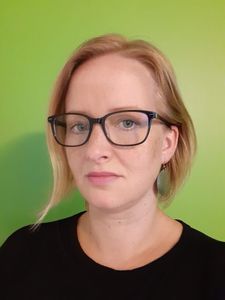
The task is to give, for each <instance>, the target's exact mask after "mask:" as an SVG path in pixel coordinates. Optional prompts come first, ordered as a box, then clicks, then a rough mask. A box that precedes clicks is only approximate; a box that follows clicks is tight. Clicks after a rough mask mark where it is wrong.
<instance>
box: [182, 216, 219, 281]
mask: <svg viewBox="0 0 225 300" xmlns="http://www.w3.org/2000/svg"><path fill="white" fill-rule="evenodd" d="M180 222H181V223H182V224H183V234H182V236H181V240H180V244H181V248H182V249H183V253H184V254H185V257H186V259H187V263H188V264H190V265H192V264H195V265H196V266H198V267H199V268H200V269H201V270H204V271H205V272H210V273H212V274H214V275H215V273H216V274H220V275H222V276H223V278H224V279H225V242H224V241H220V240H217V239H215V238H213V237H211V236H209V235H207V234H205V233H203V232H201V231H199V230H197V229H195V228H192V227H191V226H190V225H187V224H186V223H184V222H182V221H180ZM214 275H213V276H214Z"/></svg>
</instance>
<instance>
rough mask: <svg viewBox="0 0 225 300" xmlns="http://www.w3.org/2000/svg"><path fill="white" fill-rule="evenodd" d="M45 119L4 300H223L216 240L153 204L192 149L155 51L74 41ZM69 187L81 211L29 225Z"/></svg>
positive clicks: (220, 247) (5, 272)
mask: <svg viewBox="0 0 225 300" xmlns="http://www.w3.org/2000/svg"><path fill="white" fill-rule="evenodd" d="M48 121H49V127H48V146H49V152H50V156H51V159H52V164H53V170H54V188H53V193H52V197H51V199H50V201H49V203H48V205H47V206H46V207H45V209H44V210H43V211H42V213H41V216H40V218H39V220H38V222H37V224H35V226H33V227H32V230H31V227H30V226H26V227H24V228H21V229H19V230H18V231H16V232H14V233H13V234H12V235H11V236H10V237H9V238H8V239H7V240H6V242H5V243H4V245H3V246H2V248H1V255H0V259H1V271H0V272H1V278H2V280H1V283H2V287H1V290H2V291H3V292H1V293H3V294H4V295H5V298H4V299H14V298H15V297H16V296H17V297H19V298H21V299H80V298H81V299H91V298H92V299H188V300H190V299H198V300H200V299H204V300H205V299H221V300H222V299H225V243H224V242H220V241H217V240H214V239H213V238H211V237H208V236H206V235H204V234H203V233H200V232H199V231H197V230H195V229H193V228H191V227H190V226H189V225H187V224H185V223H184V222H182V221H180V220H174V219H172V218H170V217H168V216H167V215H166V214H165V213H164V212H163V211H162V210H161V209H160V208H159V203H160V202H165V201H169V199H171V198H172V197H173V195H174V194H175V193H176V191H177V189H178V188H179V187H180V185H181V184H182V182H183V180H184V178H185V176H186V175H187V173H188V171H189V170H190V167H191V161H192V160H193V157H194V153H195V148H196V139H195V132H194V128H193V124H192V121H191V118H190V116H189V114H188V112H187V110H186V108H185V106H184V103H183V102H182V99H181V96H180V94H179V91H178V88H177V84H176V80H175V75H174V73H173V70H172V67H171V66H170V64H169V62H168V60H167V59H166V58H165V57H164V55H163V54H162V53H161V52H160V51H159V50H158V49H156V48H155V47H154V46H152V45H151V44H149V43H147V42H145V41H141V40H133V41H128V40H127V39H126V38H124V37H123V36H120V35H116V34H111V35H104V36H99V37H96V38H93V39H91V40H89V41H87V42H85V43H84V44H82V45H81V46H80V47H79V48H78V49H77V50H76V51H75V53H74V54H73V55H72V57H71V58H70V59H69V60H68V61H67V63H66V64H65V66H64V68H63V69H62V71H61V73H60V74H59V77H58V80H57V82H56V85H55V89H54V93H53V96H52V101H51V103H50V109H49V117H48ZM74 186H75V187H76V188H78V190H79V191H80V193H81V194H82V196H83V197H84V199H85V201H86V208H87V209H86V211H85V212H81V213H79V214H77V215H75V216H71V217H68V218H65V219H63V220H58V221H54V222H49V223H42V224H40V223H41V221H42V220H43V218H44V216H45V215H46V214H47V212H48V210H49V209H50V208H51V207H52V206H53V205H56V204H57V203H58V202H59V201H60V200H61V199H62V197H63V196H65V195H66V193H67V192H68V191H69V190H70V189H71V188H72V187H74ZM79 295H80V296H79Z"/></svg>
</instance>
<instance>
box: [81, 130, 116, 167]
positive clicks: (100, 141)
mask: <svg viewBox="0 0 225 300" xmlns="http://www.w3.org/2000/svg"><path fill="white" fill-rule="evenodd" d="M111 152H112V144H111V143H110V142H109V141H108V140H107V138H106V136H105V134H104V132H103V130H102V128H101V125H100V124H95V125H94V126H93V128H92V132H91V136H90V138H89V140H88V142H87V143H86V156H87V158H88V159H90V160H93V161H96V162H98V163H99V162H103V161H105V160H107V159H109V158H110V157H111Z"/></svg>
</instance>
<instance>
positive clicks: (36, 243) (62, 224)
mask: <svg viewBox="0 0 225 300" xmlns="http://www.w3.org/2000/svg"><path fill="white" fill-rule="evenodd" d="M80 214H81V213H79V214H77V215H74V216H72V217H68V218H65V219H62V220H58V221H53V222H48V223H43V224H42V225H41V226H40V228H39V229H38V230H36V231H35V232H32V231H31V230H30V227H29V226H25V227H23V228H20V229H18V230H17V231H15V232H14V233H13V234H12V235H11V236H10V237H9V238H8V239H7V240H6V241H5V243H4V244H3V246H2V247H1V248H0V298H1V299H23V300H26V299H29V300H32V299H42V300H43V299H48V300H51V299H54V300H57V299H74V300H76V299H100V300H101V299H104V300H108V299H114V300H120V299H123V300H125V299H129V300H131V299H135V300H139V299H140V300H142V299H154V300H161V299H163V300H164V299H165V300H172V299H173V300H175V299H179V300H195V299H196V300H201V299H202V300H203V299H204V300H209V299H210V300H225V242H220V241H217V240H214V239H213V238H210V237H208V236H206V235H205V234H203V233H201V232H199V231H197V230H195V229H193V228H191V227H190V226H189V225H187V224H185V223H184V222H182V221H179V222H181V223H182V225H183V232H182V235H181V237H180V239H179V241H178V242H177V244H176V245H175V246H174V247H173V248H172V249H171V250H169V251H168V252H167V253H166V254H164V255H163V256H161V257H160V258H158V259H156V260H155V261H153V262H151V263H149V264H147V265H145V266H143V267H140V268H136V269H133V270H125V271H118V270H114V269H111V268H108V267H105V266H103V265H100V264H98V263H96V262H95V261H93V260H92V259H91V258H89V257H88V256H87V255H86V254H85V253H84V252H83V250H82V249H81V247H80V244H79V241H78V238H77V235H76V230H75V229H76V224H77V220H78V217H79V216H80Z"/></svg>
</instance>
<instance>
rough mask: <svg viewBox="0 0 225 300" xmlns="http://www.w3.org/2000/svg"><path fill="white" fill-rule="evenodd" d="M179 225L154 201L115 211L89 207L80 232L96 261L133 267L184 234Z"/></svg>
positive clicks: (141, 263) (163, 249)
mask: <svg viewBox="0 0 225 300" xmlns="http://www.w3.org/2000/svg"><path fill="white" fill-rule="evenodd" d="M178 225H181V224H179V223H178V222H176V221H174V220H172V219H170V218H169V217H168V216H166V215H165V214H164V213H162V212H161V210H160V209H159V208H158V207H157V203H156V201H155V202H151V203H150V202H148V203H145V204H143V206H142V207H141V205H139V206H138V207H132V208H130V209H127V210H123V211H120V212H113V213H112V212H108V213H106V212H105V211H102V210H99V209H96V208H92V207H89V210H88V212H86V213H85V214H83V215H82V216H81V218H80V220H79V223H78V228H77V233H78V239H79V242H80V245H81V247H82V249H83V251H84V252H85V253H86V254H87V255H88V256H89V257H90V258H92V259H93V260H94V261H96V262H97V263H100V264H103V265H105V266H108V267H111V268H115V269H132V268H135V267H138V266H141V265H144V264H146V263H147V262H150V261H151V260H154V259H155V258H158V257H159V256H161V255H163V254H164V253H165V252H166V251H168V250H169V248H171V247H172V246H173V245H174V244H175V243H176V242H177V240H178V238H179V236H180V234H181V231H182V229H181V226H178Z"/></svg>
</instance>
